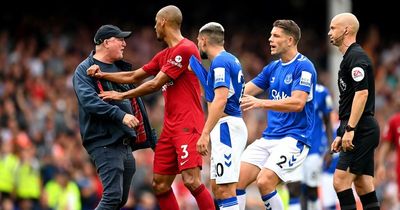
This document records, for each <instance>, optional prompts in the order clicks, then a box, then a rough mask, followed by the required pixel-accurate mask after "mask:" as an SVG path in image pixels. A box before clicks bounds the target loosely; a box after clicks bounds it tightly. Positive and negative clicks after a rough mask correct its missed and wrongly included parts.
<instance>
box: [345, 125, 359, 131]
mask: <svg viewBox="0 0 400 210" xmlns="http://www.w3.org/2000/svg"><path fill="white" fill-rule="evenodd" d="M344 129H345V130H346V132H350V131H354V130H355V129H356V128H355V127H354V128H353V127H351V126H350V125H346V127H344Z"/></svg>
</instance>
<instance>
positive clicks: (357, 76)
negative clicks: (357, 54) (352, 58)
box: [351, 67, 365, 82]
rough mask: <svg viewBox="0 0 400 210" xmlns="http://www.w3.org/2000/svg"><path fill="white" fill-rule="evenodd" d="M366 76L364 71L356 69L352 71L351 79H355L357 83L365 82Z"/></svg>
mask: <svg viewBox="0 0 400 210" xmlns="http://www.w3.org/2000/svg"><path fill="white" fill-rule="evenodd" d="M364 76H365V74H364V70H363V69H362V68H361V67H354V68H353V69H352V70H351V77H353V80H354V81H356V82H359V81H361V80H363V79H364Z"/></svg>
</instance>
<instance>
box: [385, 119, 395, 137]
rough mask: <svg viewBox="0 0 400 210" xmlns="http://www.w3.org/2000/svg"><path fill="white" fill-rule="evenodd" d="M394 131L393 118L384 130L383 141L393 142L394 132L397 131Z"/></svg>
mask: <svg viewBox="0 0 400 210" xmlns="http://www.w3.org/2000/svg"><path fill="white" fill-rule="evenodd" d="M393 129H394V120H393V118H391V119H389V121H388V122H387V123H386V125H385V128H384V129H383V135H382V139H383V141H387V142H392V141H393V137H394V136H393V132H394V131H395V130H393Z"/></svg>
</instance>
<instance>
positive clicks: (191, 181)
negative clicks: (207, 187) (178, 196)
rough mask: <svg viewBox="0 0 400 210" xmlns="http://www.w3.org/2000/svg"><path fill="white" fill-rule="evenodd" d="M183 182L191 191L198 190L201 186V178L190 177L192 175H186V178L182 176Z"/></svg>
mask: <svg viewBox="0 0 400 210" xmlns="http://www.w3.org/2000/svg"><path fill="white" fill-rule="evenodd" d="M182 181H183V184H184V185H185V187H186V188H188V189H189V190H191V191H193V190H195V189H197V188H198V187H199V186H200V185H201V181H200V178H198V177H197V176H193V175H190V174H186V175H185V176H182Z"/></svg>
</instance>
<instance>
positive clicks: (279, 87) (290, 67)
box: [251, 53, 317, 146]
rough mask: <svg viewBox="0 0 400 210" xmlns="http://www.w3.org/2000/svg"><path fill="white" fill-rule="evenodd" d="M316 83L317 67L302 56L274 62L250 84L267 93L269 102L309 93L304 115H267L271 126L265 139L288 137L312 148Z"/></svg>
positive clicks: (301, 113) (292, 113)
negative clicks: (297, 93)
mask: <svg viewBox="0 0 400 210" xmlns="http://www.w3.org/2000/svg"><path fill="white" fill-rule="evenodd" d="M316 81H317V73H316V70H315V68H314V65H313V64H312V62H311V61H310V60H309V59H308V58H307V57H305V56H304V55H302V54H300V53H298V54H297V55H296V56H295V57H294V58H293V59H292V60H291V61H289V62H287V63H283V62H282V61H281V60H276V61H273V62H271V63H270V64H268V65H267V66H265V67H264V68H263V70H262V72H261V73H260V74H259V75H257V77H255V78H254V79H253V80H252V81H251V82H252V83H254V84H255V85H256V86H257V87H259V88H261V89H263V90H265V91H268V99H270V100H280V99H284V98H287V97H290V96H291V94H292V91H295V90H300V91H304V92H307V93H308V99H307V102H306V104H305V106H304V108H303V110H302V111H301V112H278V111H274V110H268V111H267V119H268V126H267V128H266V129H265V130H264V132H263V137H264V138H266V139H281V138H284V137H288V136H289V137H293V138H295V139H297V140H299V141H301V142H303V143H304V144H306V145H308V146H311V132H312V128H313V126H314V118H315V117H314V114H315V112H314V111H315V110H314V100H313V97H314V92H315V85H316Z"/></svg>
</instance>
